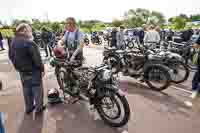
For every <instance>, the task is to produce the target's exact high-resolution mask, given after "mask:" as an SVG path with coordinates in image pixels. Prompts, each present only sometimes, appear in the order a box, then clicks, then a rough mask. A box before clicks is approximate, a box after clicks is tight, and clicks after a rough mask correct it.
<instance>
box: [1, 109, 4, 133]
mask: <svg viewBox="0 0 200 133" xmlns="http://www.w3.org/2000/svg"><path fill="white" fill-rule="evenodd" d="M0 133H5V128H4V125H3V119H2V113H1V112H0Z"/></svg>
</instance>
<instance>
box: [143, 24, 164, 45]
mask: <svg viewBox="0 0 200 133" xmlns="http://www.w3.org/2000/svg"><path fill="white" fill-rule="evenodd" d="M159 42H160V35H159V33H158V32H157V31H156V30H154V26H153V25H151V26H150V27H149V30H148V31H147V33H146V34H145V36H144V44H145V45H147V46H150V48H152V49H155V48H156V43H159Z"/></svg>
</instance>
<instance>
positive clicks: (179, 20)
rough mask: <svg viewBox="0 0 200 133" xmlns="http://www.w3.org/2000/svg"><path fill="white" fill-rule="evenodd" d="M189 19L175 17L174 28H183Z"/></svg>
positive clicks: (173, 20)
mask: <svg viewBox="0 0 200 133" xmlns="http://www.w3.org/2000/svg"><path fill="white" fill-rule="evenodd" d="M186 22H187V20H186V19H185V18H182V17H180V16H178V17H174V18H173V19H172V28H173V29H175V30H181V29H183V28H184V27H185V26H186Z"/></svg>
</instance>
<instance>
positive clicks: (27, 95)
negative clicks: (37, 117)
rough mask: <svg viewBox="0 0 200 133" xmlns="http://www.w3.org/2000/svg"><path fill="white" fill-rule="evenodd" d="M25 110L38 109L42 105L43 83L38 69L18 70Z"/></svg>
mask: <svg viewBox="0 0 200 133" xmlns="http://www.w3.org/2000/svg"><path fill="white" fill-rule="evenodd" d="M20 77H21V82H22V86H23V94H24V101H25V108H26V111H31V110H33V109H34V106H35V109H36V111H40V110H41V109H42V107H43V95H44V92H43V84H42V75H41V72H40V71H34V72H20Z"/></svg>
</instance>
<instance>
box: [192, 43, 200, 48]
mask: <svg viewBox="0 0 200 133" xmlns="http://www.w3.org/2000/svg"><path fill="white" fill-rule="evenodd" d="M192 47H193V48H200V45H198V44H196V43H195V44H193V45H192Z"/></svg>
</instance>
